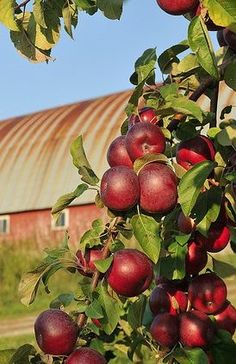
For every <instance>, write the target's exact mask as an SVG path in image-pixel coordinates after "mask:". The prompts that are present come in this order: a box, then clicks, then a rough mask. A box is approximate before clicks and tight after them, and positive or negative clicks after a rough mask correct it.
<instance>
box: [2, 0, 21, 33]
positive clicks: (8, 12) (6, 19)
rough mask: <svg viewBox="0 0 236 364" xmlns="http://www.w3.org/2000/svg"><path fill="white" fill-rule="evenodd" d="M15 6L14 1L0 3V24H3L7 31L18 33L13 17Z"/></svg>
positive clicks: (3, 0) (4, 0)
mask: <svg viewBox="0 0 236 364" xmlns="http://www.w3.org/2000/svg"><path fill="white" fill-rule="evenodd" d="M15 4H16V3H15V1H14V0H1V1H0V22H1V23H3V24H4V25H5V26H6V27H7V28H8V29H11V30H15V31H19V28H18V26H17V23H16V20H15V17H14V14H15V9H14V8H15Z"/></svg>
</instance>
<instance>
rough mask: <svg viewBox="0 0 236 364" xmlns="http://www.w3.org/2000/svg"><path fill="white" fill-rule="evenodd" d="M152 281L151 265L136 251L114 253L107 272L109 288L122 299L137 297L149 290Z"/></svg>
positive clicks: (123, 250) (146, 258) (147, 259)
mask: <svg viewBox="0 0 236 364" xmlns="http://www.w3.org/2000/svg"><path fill="white" fill-rule="evenodd" d="M152 279H153V264H152V262H151V261H150V260H149V258H148V257H147V256H146V255H145V254H144V253H142V252H140V251H139V250H137V249H121V250H118V251H116V252H115V253H114V255H113V262H112V265H111V267H110V268H109V270H108V272H107V281H108V283H109V285H110V286H111V288H112V289H113V290H114V291H115V292H116V293H118V294H119V295H122V296H124V297H134V296H138V295H139V294H141V293H142V292H144V291H145V290H146V289H147V288H149V286H150V284H151V282H152Z"/></svg>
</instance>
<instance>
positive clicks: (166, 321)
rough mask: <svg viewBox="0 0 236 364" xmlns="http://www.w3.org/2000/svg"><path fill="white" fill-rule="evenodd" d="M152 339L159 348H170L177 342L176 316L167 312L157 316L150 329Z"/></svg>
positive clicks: (177, 327)
mask: <svg viewBox="0 0 236 364" xmlns="http://www.w3.org/2000/svg"><path fill="white" fill-rule="evenodd" d="M150 333H151V335H152V337H153V339H154V340H155V341H156V342H157V343H158V344H159V345H161V346H164V347H168V348H171V347H172V346H174V345H176V344H177V342H178V340H179V320H178V316H173V315H171V314H169V313H167V312H165V313H160V314H158V315H157V316H156V317H155V318H154V320H153V322H152V324H151V327H150Z"/></svg>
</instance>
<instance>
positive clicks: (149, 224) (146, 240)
mask: <svg viewBox="0 0 236 364" xmlns="http://www.w3.org/2000/svg"><path fill="white" fill-rule="evenodd" d="M131 225H132V227H133V230H134V236H135V238H136V239H137V241H138V242H139V244H140V246H141V247H142V249H143V251H144V253H145V254H146V255H147V256H148V257H149V258H150V259H151V260H152V261H153V262H154V263H156V262H157V261H158V258H159V255H160V250H161V238H160V235H159V234H160V224H158V223H157V222H156V220H155V219H154V218H153V217H151V216H146V215H143V214H140V215H135V216H133V217H132V219H131Z"/></svg>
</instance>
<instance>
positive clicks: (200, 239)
mask: <svg viewBox="0 0 236 364" xmlns="http://www.w3.org/2000/svg"><path fill="white" fill-rule="evenodd" d="M229 241H230V230H229V228H228V227H227V226H226V225H225V224H224V221H223V222H222V223H221V222H219V221H216V222H214V223H212V224H211V226H210V229H209V231H208V235H207V237H206V236H203V235H201V234H199V233H198V234H196V242H197V243H198V244H201V245H202V246H203V247H205V249H206V250H207V251H208V252H211V253H216V252H219V251H221V250H223V249H224V248H225V247H226V245H227V244H228V243H229Z"/></svg>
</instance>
